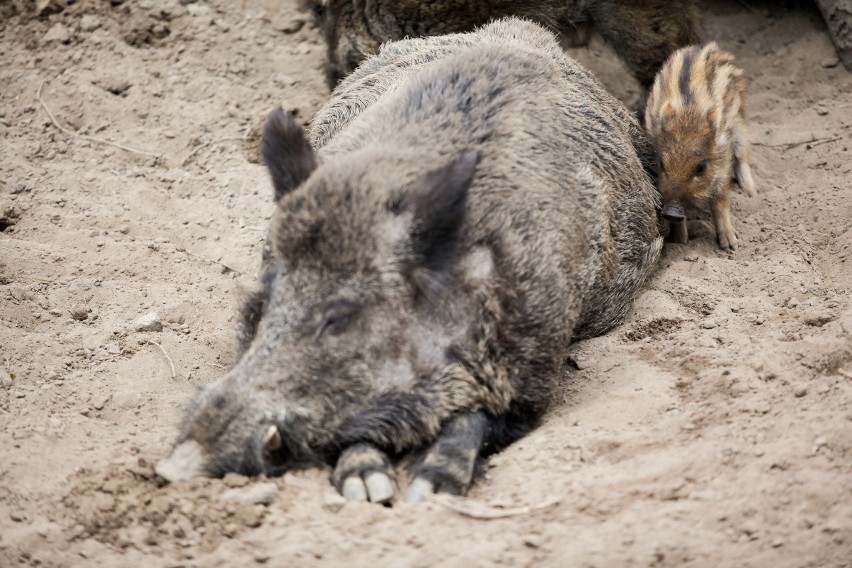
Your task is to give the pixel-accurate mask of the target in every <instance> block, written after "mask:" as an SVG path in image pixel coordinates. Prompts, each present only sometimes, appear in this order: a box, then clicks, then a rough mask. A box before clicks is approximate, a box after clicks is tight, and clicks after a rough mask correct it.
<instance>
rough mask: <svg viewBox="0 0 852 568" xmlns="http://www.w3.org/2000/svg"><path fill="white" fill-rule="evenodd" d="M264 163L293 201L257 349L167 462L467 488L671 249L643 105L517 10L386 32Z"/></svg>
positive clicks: (279, 192)
mask: <svg viewBox="0 0 852 568" xmlns="http://www.w3.org/2000/svg"><path fill="white" fill-rule="evenodd" d="M312 138H313V144H311V143H310V142H309V141H308V138H307V137H306V135H305V133H304V132H303V130H302V128H301V127H300V126H299V125H298V123H297V122H296V120H295V119H294V118H293V117H292V116H290V115H289V114H287V113H284V112H283V111H282V110H281V109H278V110H276V111H275V112H273V113H272V115H271V116H270V118H269V120H268V122H267V124H266V127H265V130H264V132H263V137H262V153H263V156H264V160H265V162H266V164H267V165H268V168H269V171H270V174H271V177H272V183H273V186H274V194H275V200H276V202H277V211H276V213H275V215H274V218H273V220H272V227H271V235H272V236H271V238H270V252H269V254H268V255H267V258H266V259H265V261H264V270H263V277H262V290H260V291H259V292H257V293H256V294H255V295H254V296H253V297H252V298H250V299H249V301H248V302H247V303H246V306H245V309H244V318H243V322H244V323H243V329H242V331H241V334H240V335H241V337H242V338H243V346H244V349H243V353H242V355H241V356H240V358H239V360H238V361H237V363H236V364H235V366H234V367H233V368H232V369H231V370H230V371H229V372H228V373H227V374H226V375H225V376H224V377H222V378H221V379H220V380H218V381H217V382H215V383H214V384H211V385H210V386H208V387H206V388H204V389H203V390H201V391H200V392H199V393H198V395H197V396H196V397H195V399H194V400H193V401H192V403H191V404H190V405H189V408H188V410H187V411H186V416H185V418H184V421H183V425H182V427H181V429H180V434H179V436H178V439H177V441H176V444H175V447H174V449H173V451H172V453H171V455H170V456H169V457H168V458H166V459H164V460H163V461H161V462H160V463H159V464H158V466H157V472H158V473H159V474H160V475H161V476H162V477H164V478H166V479H168V480H171V481H178V480H183V479H187V478H190V477H194V476H221V475H223V474H225V473H226V472H240V473H243V474H246V475H254V474H261V473H263V474H267V475H277V474H281V473H282V472H284V471H287V470H290V469H294V468H304V467H310V466H314V465H319V464H324V463H328V464H332V465H334V466H335V467H334V473H333V474H332V481H333V483H334V484H335V486H336V487H337V488H338V489H339V490H340V491H341V492H342V493H343V494H344V495H345V496H346V497H347V498H348V499H350V500H365V499H369V500H371V501H387V500H390V499H392V498H393V496H394V493H395V492H396V489H395V486H394V484H393V482H392V475H393V463H394V461H395V460H396V459H397V458H400V457H401V456H404V455H406V454H413V453H415V452H419V456H420V457H419V459H418V460H416V461H415V462H414V463H413V465H412V466H411V468H410V473H411V475H412V477H413V481H412V483H411V484H410V486H409V491H408V494H407V496H406V498H407V499H409V500H412V501H416V500H419V499H421V498H423V497H424V496H425V495H427V494H429V493H431V492H433V491H435V492H448V493H458V494H462V493H464V492H465V491H466V490H467V489H468V487H469V485H470V484H471V480H472V476H473V470H474V464H475V463H476V459H477V457H478V456H479V455H480V454H482V453H487V452H490V451H494V450H495V449H498V448H501V447H503V446H505V445H506V444H508V443H509V442H511V441H512V440H514V439H516V438H517V437H519V436H521V435H522V434H523V433H524V432H526V431H527V430H528V429H530V428H531V427H533V426H534V425H535V423H536V420H537V419H538V418H539V417H540V416H541V414H542V412H543V411H544V410H545V409H546V408H547V406H548V403H549V402H550V399H551V396H550V394H551V392H552V390H553V387H554V384H555V382H556V381H558V380H559V379H560V377H561V376H562V374H563V371H564V370H565V365H564V360H565V350H566V347H567V346H568V344H569V342H570V341H571V340H572V339H574V338H577V337H581V336H587V335H593V334H599V333H602V332H604V331H605V330H607V329H609V328H611V327H612V326H614V325H616V324H617V323H618V322H619V321H620V320H621V319H622V318H623V317H624V315H625V313H626V312H627V310H628V309H629V307H630V305H631V303H632V300H633V298H634V296H635V295H636V293H637V291H638V290H639V288H640V287H641V286H642V284H643V282H644V281H645V279H646V278H647V276H648V274H649V273H650V272H651V270H652V269H653V267H654V266H655V263H656V261H657V259H658V256H659V253H660V247H661V243H662V239H661V238H660V237H659V234H658V230H657V224H656V209H657V206H658V203H657V199H656V193H655V190H654V187H653V185H652V183H651V181H650V178H649V175H648V173H647V172H646V168H647V167H650V165H651V160H652V159H653V151H652V149H651V147H650V145H649V144H648V142H647V140H646V138H645V137H644V133H643V132H642V130H641V129H640V128H639V125H638V123H637V122H636V120H635V118H633V117H632V115H631V114H630V113H629V112H628V111H627V110H626V109H625V108H624V107H623V106H622V105H621V104H620V103H619V102H618V101H616V100H615V99H613V98H612V97H611V96H609V95H608V94H607V93H606V92H605V91H604V90H603V88H602V87H601V85H600V84H599V83H598V82H597V81H596V80H595V79H594V78H593V77H592V76H591V75H590V74H589V73H588V72H587V71H586V70H585V69H583V68H582V67H581V66H579V65H578V64H577V63H575V62H574V61H572V60H571V59H570V58H568V57H567V56H565V55H564V54H563V52H562V51H561V49H560V47H559V45H558V43H557V42H556V40H555V38H554V36H553V35H552V34H551V33H550V32H548V31H546V30H544V29H542V28H541V27H539V26H537V25H535V24H533V23H530V22H526V21H522V20H517V19H507V20H503V21H498V22H495V23H492V24H489V25H488V26H485V27H483V28H482V29H481V30H479V31H477V32H475V33H470V34H459V35H452V36H444V37H438V38H428V39H415V40H406V41H401V42H398V43H393V44H388V45H387V46H386V48H385V49H383V51H382V52H381V53H380V54H379V55H377V56H375V57H373V58H371V59H370V60H368V61H367V62H366V64H365V65H364V66H362V68H360V69H359V71H358V73H356V74H355V75H353V76H350V77H349V78H348V79H347V80H346V81H345V82H344V83H343V84H342V85H341V86H340V88H339V89H338V90H337V91H336V94H335V96H334V98H333V99H332V100H331V101H330V102H329V103H328V104H327V105H326V106H325V107H324V108H323V109H322V110H321V111H320V112H319V113H318V115H317V116H316V117H315V119H314V123H313V136H312Z"/></svg>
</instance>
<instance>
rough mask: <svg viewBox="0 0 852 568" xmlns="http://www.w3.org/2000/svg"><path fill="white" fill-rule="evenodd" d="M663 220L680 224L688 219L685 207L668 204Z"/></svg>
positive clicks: (664, 210) (672, 203)
mask: <svg viewBox="0 0 852 568" xmlns="http://www.w3.org/2000/svg"><path fill="white" fill-rule="evenodd" d="M663 219H665V220H666V221H670V222H672V223H680V222H681V221H683V220H684V219H686V214H685V212H684V210H683V206H682V205H681V204H680V203H675V202H671V201H670V202H668V203H666V205H665V207H663Z"/></svg>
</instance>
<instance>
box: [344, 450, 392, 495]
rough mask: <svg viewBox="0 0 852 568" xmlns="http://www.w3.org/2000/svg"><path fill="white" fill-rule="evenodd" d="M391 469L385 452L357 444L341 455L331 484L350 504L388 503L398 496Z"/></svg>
mask: <svg viewBox="0 0 852 568" xmlns="http://www.w3.org/2000/svg"><path fill="white" fill-rule="evenodd" d="M390 468H391V466H390V462H389V461H388V457H387V456H386V455H385V453H384V452H382V451H380V450H378V449H376V448H375V447H373V446H371V445H370V444H355V445H354V446H349V447H348V448H347V449H346V450H344V451H343V453H342V454H340V457H339V458H338V459H337V465H335V467H334V473H333V474H332V476H331V482H332V483H333V484H334V486H335V487H337V490H338V491H340V493H341V494H342V495H343V496H344V497H346V500H347V501H367V500H370V501H371V502H373V503H388V502H389V501H390V500H391V499H393V496H394V493H395V490H394V485H393V481H391V478H390Z"/></svg>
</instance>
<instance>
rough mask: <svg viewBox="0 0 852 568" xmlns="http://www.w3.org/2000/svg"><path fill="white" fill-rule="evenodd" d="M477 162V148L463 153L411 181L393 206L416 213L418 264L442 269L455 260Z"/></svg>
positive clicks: (413, 234) (413, 242)
mask: <svg viewBox="0 0 852 568" xmlns="http://www.w3.org/2000/svg"><path fill="white" fill-rule="evenodd" d="M478 163H479V151H478V150H469V151H466V152H463V153H462V154H461V155H460V156H459V157H458V158H456V159H455V160H454V161H453V162H452V163H450V164H449V165H447V166H444V167H442V168H439V169H437V170H433V171H431V172H429V173H428V174H426V175H424V176H423V177H422V178H420V179H418V180H417V181H415V182H414V183H412V184H411V185H410V186H409V187H408V189H407V191H406V192H405V194H404V195H403V196H402V199H401V201H400V202H399V203H398V205H397V206H396V207H394V209H395V210H396V212H397V213H404V212H410V213H412V215H413V219H412V225H411V241H410V242H411V249H412V250H411V252H412V253H413V255H414V262H415V264H416V265H418V266H420V267H422V268H426V269H428V270H431V271H440V270H441V269H443V268H444V267H445V266H446V265H447V264H448V263H450V262H451V261H452V259H453V256H454V255H455V252H456V249H457V248H458V242H459V237H460V235H461V230H462V227H463V225H464V217H465V211H466V206H467V194H468V189H469V188H470V183H471V180H472V179H473V174H474V171H475V170H476V165H477V164H478Z"/></svg>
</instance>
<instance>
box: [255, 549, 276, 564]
mask: <svg viewBox="0 0 852 568" xmlns="http://www.w3.org/2000/svg"><path fill="white" fill-rule="evenodd" d="M270 558H272V556H271V555H270V554H269V553H268V552H263V551H261V550H256V551H255V552H254V561H255V562H257V563H258V564H265V563H266V562H268V561H269V559H270Z"/></svg>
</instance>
